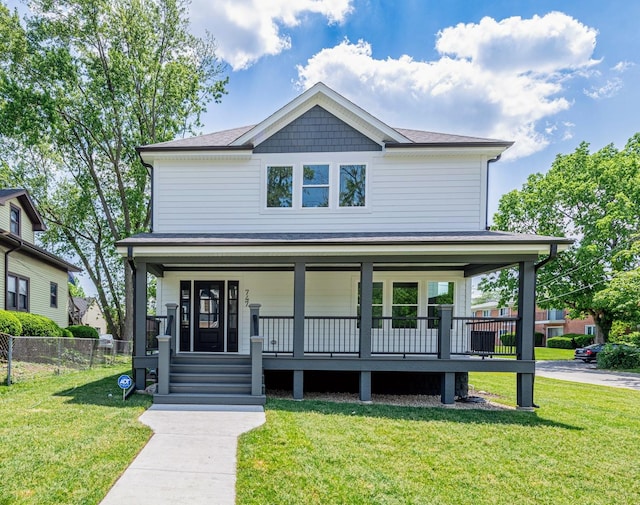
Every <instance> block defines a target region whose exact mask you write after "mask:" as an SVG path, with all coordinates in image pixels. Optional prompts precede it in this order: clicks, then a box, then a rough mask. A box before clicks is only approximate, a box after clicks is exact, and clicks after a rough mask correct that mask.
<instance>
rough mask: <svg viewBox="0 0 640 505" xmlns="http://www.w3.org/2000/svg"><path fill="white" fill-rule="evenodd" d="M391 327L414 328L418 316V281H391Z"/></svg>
mask: <svg viewBox="0 0 640 505" xmlns="http://www.w3.org/2000/svg"><path fill="white" fill-rule="evenodd" d="M392 300H393V305H392V306H391V315H392V316H393V320H392V327H393V328H416V327H417V319H416V318H417V317H418V283H417V282H394V283H393V297H392Z"/></svg>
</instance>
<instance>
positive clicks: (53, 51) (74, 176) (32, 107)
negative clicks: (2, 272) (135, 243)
mask: <svg viewBox="0 0 640 505" xmlns="http://www.w3.org/2000/svg"><path fill="white" fill-rule="evenodd" d="M186 6H187V2H186V0H59V1H56V2H51V1H50V0H34V1H32V2H30V3H29V8H30V11H31V13H32V14H31V15H29V16H28V17H27V18H25V22H24V24H23V23H21V21H20V19H19V17H18V14H17V13H11V12H10V11H9V10H8V9H7V8H6V7H5V6H4V5H0V143H1V145H0V153H2V154H1V156H3V157H4V159H2V160H1V161H2V163H0V165H1V166H2V168H1V169H0V185H2V186H5V187H25V188H27V189H28V190H29V191H30V193H31V196H32V197H33V199H34V200H35V203H36V205H37V206H38V209H39V210H40V212H41V214H42V215H43V217H44V219H45V220H46V221H47V224H48V230H47V231H46V232H43V233H42V234H41V236H40V239H41V240H42V241H43V242H44V244H45V245H46V246H48V247H49V248H51V249H53V250H54V252H56V253H58V254H60V255H62V256H67V257H74V258H77V259H78V261H79V262H81V263H82V266H83V268H84V271H85V272H87V273H88V275H89V277H90V279H91V281H92V282H93V284H94V285H95V286H96V289H97V299H98V303H99V305H100V307H101V309H102V311H103V313H104V315H105V318H106V320H107V324H108V327H109V331H110V333H113V334H114V335H117V336H122V335H123V332H124V321H125V314H133V299H132V298H133V297H132V295H133V281H132V272H131V268H130V266H129V265H128V264H126V263H124V265H123V262H122V260H121V258H120V257H119V256H118V254H117V252H116V250H115V247H114V243H115V242H116V241H118V240H120V239H123V238H126V237H128V236H130V235H133V234H136V233H140V232H146V231H148V230H149V223H150V219H151V209H150V199H149V174H148V172H147V169H146V168H145V167H144V166H143V165H142V162H141V160H140V159H139V157H138V156H137V153H136V151H135V147H136V146H139V145H144V144H153V143H157V142H162V141H167V140H171V139H173V138H175V137H176V136H180V135H185V134H189V133H193V132H194V131H195V129H196V128H198V127H199V126H200V123H199V117H200V115H201V113H202V112H203V111H204V110H205V106H206V104H207V103H208V102H210V101H211V100H214V101H219V100H220V98H221V97H222V95H223V94H224V93H225V86H226V84H227V80H226V79H223V80H221V79H220V76H221V73H222V71H223V68H222V67H221V65H220V64H219V63H218V61H217V60H216V57H215V51H214V44H213V41H212V40H211V39H210V38H209V39H206V40H202V39H197V38H195V37H193V36H192V35H190V34H189V32H188V20H187V10H186ZM125 299H126V306H125V304H123V300H125ZM126 324H127V329H128V331H127V332H126V333H127V336H130V330H131V329H132V327H133V326H132V324H133V323H132V318H131V317H129V318H128V319H127V321H126Z"/></svg>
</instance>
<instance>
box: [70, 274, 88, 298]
mask: <svg viewBox="0 0 640 505" xmlns="http://www.w3.org/2000/svg"><path fill="white" fill-rule="evenodd" d="M69 296H73V297H77V298H86V297H87V295H86V293H85V292H84V289H83V288H82V286H81V285H80V279H78V278H77V277H74V278H73V282H69Z"/></svg>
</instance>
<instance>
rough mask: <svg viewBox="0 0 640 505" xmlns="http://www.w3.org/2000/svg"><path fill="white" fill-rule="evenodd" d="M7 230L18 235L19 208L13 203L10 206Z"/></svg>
mask: <svg viewBox="0 0 640 505" xmlns="http://www.w3.org/2000/svg"><path fill="white" fill-rule="evenodd" d="M9 212H10V224H9V231H10V232H11V233H13V234H14V235H20V209H19V208H18V207H16V206H15V205H12V206H11V210H10V211H9Z"/></svg>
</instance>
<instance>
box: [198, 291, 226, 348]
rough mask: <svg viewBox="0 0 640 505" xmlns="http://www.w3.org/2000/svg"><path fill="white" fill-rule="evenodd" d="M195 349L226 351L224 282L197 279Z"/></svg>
mask: <svg viewBox="0 0 640 505" xmlns="http://www.w3.org/2000/svg"><path fill="white" fill-rule="evenodd" d="M194 295H195V296H194V298H195V300H194V301H195V304H194V305H195V307H194V309H195V314H194V322H195V325H194V326H195V331H194V342H193V350H194V351H201V352H224V282H221V281H195V283H194Z"/></svg>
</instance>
